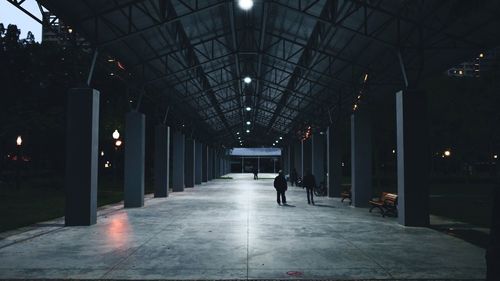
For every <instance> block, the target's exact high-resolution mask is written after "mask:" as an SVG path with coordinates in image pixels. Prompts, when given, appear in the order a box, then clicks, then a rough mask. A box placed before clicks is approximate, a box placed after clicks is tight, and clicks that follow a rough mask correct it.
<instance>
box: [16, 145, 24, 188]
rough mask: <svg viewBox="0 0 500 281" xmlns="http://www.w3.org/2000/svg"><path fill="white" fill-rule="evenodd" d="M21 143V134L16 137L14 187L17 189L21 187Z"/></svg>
mask: <svg viewBox="0 0 500 281" xmlns="http://www.w3.org/2000/svg"><path fill="white" fill-rule="evenodd" d="M22 144H23V138H21V136H17V139H16V145H17V146H16V147H17V155H16V160H17V161H16V162H17V163H16V188H17V189H19V188H20V187H21V176H20V175H21V171H20V169H21V163H22V162H21V160H22V159H21V145H22Z"/></svg>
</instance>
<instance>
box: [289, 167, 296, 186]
mask: <svg viewBox="0 0 500 281" xmlns="http://www.w3.org/2000/svg"><path fill="white" fill-rule="evenodd" d="M290 184H291V185H292V186H293V184H297V171H296V170H295V168H293V170H292V172H291V173H290Z"/></svg>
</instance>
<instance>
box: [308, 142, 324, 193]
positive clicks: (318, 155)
mask: <svg viewBox="0 0 500 281" xmlns="http://www.w3.org/2000/svg"><path fill="white" fill-rule="evenodd" d="M311 142H312V173H313V175H314V177H315V178H316V184H317V185H319V184H320V183H321V182H325V183H326V173H325V164H324V163H325V135H324V134H320V133H319V132H315V133H314V134H313V135H312V139H311Z"/></svg>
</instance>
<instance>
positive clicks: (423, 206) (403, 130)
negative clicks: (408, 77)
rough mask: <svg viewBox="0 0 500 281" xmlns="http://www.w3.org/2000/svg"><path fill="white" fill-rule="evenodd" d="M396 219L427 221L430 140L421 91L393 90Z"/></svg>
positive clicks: (412, 223) (407, 222)
mask: <svg viewBox="0 0 500 281" xmlns="http://www.w3.org/2000/svg"><path fill="white" fill-rule="evenodd" d="M396 126H397V127H396V128H397V129H396V134H397V153H398V154H397V175H398V222H399V223H400V224H402V225H406V226H427V225H429V181H428V176H429V169H428V164H429V159H428V155H429V151H430V150H429V140H428V136H429V134H428V128H427V101H426V95H425V92H423V91H417V90H406V91H399V92H397V93H396Z"/></svg>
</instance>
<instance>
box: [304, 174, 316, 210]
mask: <svg viewBox="0 0 500 281" xmlns="http://www.w3.org/2000/svg"><path fill="white" fill-rule="evenodd" d="M302 183H303V185H302V186H303V187H305V188H306V192H307V204H311V202H312V204H313V205H314V197H313V194H314V188H315V187H316V179H315V178H314V175H313V174H311V171H307V173H306V175H305V176H304V181H303V182H302ZM309 196H310V197H311V198H309Z"/></svg>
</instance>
